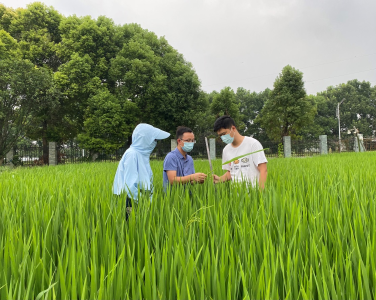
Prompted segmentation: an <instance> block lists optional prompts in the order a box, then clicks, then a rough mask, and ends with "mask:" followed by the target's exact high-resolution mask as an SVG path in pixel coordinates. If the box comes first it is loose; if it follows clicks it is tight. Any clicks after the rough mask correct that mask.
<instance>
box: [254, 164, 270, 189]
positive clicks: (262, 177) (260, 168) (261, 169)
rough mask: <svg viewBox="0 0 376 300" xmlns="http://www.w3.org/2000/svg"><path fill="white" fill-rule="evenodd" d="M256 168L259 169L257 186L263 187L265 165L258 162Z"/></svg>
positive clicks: (266, 172) (265, 173) (265, 176)
mask: <svg viewBox="0 0 376 300" xmlns="http://www.w3.org/2000/svg"><path fill="white" fill-rule="evenodd" d="M257 169H258V170H259V171H260V179H259V186H260V188H261V189H264V188H265V182H266V178H267V176H268V169H267V167H266V163H262V164H259V165H258V166H257Z"/></svg>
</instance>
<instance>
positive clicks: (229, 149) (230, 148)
mask: <svg viewBox="0 0 376 300" xmlns="http://www.w3.org/2000/svg"><path fill="white" fill-rule="evenodd" d="M232 149H233V147H232V146H231V144H227V145H226V146H225V147H224V148H223V153H228V152H231V150H232Z"/></svg>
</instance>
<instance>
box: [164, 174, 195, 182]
mask: <svg viewBox="0 0 376 300" xmlns="http://www.w3.org/2000/svg"><path fill="white" fill-rule="evenodd" d="M193 175H194V174H191V175H187V176H175V177H174V178H173V180H170V184H179V183H180V184H185V183H189V182H193Z"/></svg>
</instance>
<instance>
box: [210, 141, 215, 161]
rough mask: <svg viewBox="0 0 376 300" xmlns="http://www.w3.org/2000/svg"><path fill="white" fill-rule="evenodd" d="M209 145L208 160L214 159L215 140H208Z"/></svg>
mask: <svg viewBox="0 0 376 300" xmlns="http://www.w3.org/2000/svg"><path fill="white" fill-rule="evenodd" d="M209 143H210V146H209V147H210V148H209V149H210V159H212V160H213V159H215V156H216V155H215V153H216V152H215V139H209Z"/></svg>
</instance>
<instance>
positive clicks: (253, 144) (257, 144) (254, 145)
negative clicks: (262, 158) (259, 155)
mask: <svg viewBox="0 0 376 300" xmlns="http://www.w3.org/2000/svg"><path fill="white" fill-rule="evenodd" d="M244 141H245V142H246V144H247V145H248V146H249V147H252V148H257V149H262V145H261V143H260V142H259V141H258V140H256V139H254V138H253V137H250V136H246V137H244Z"/></svg>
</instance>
